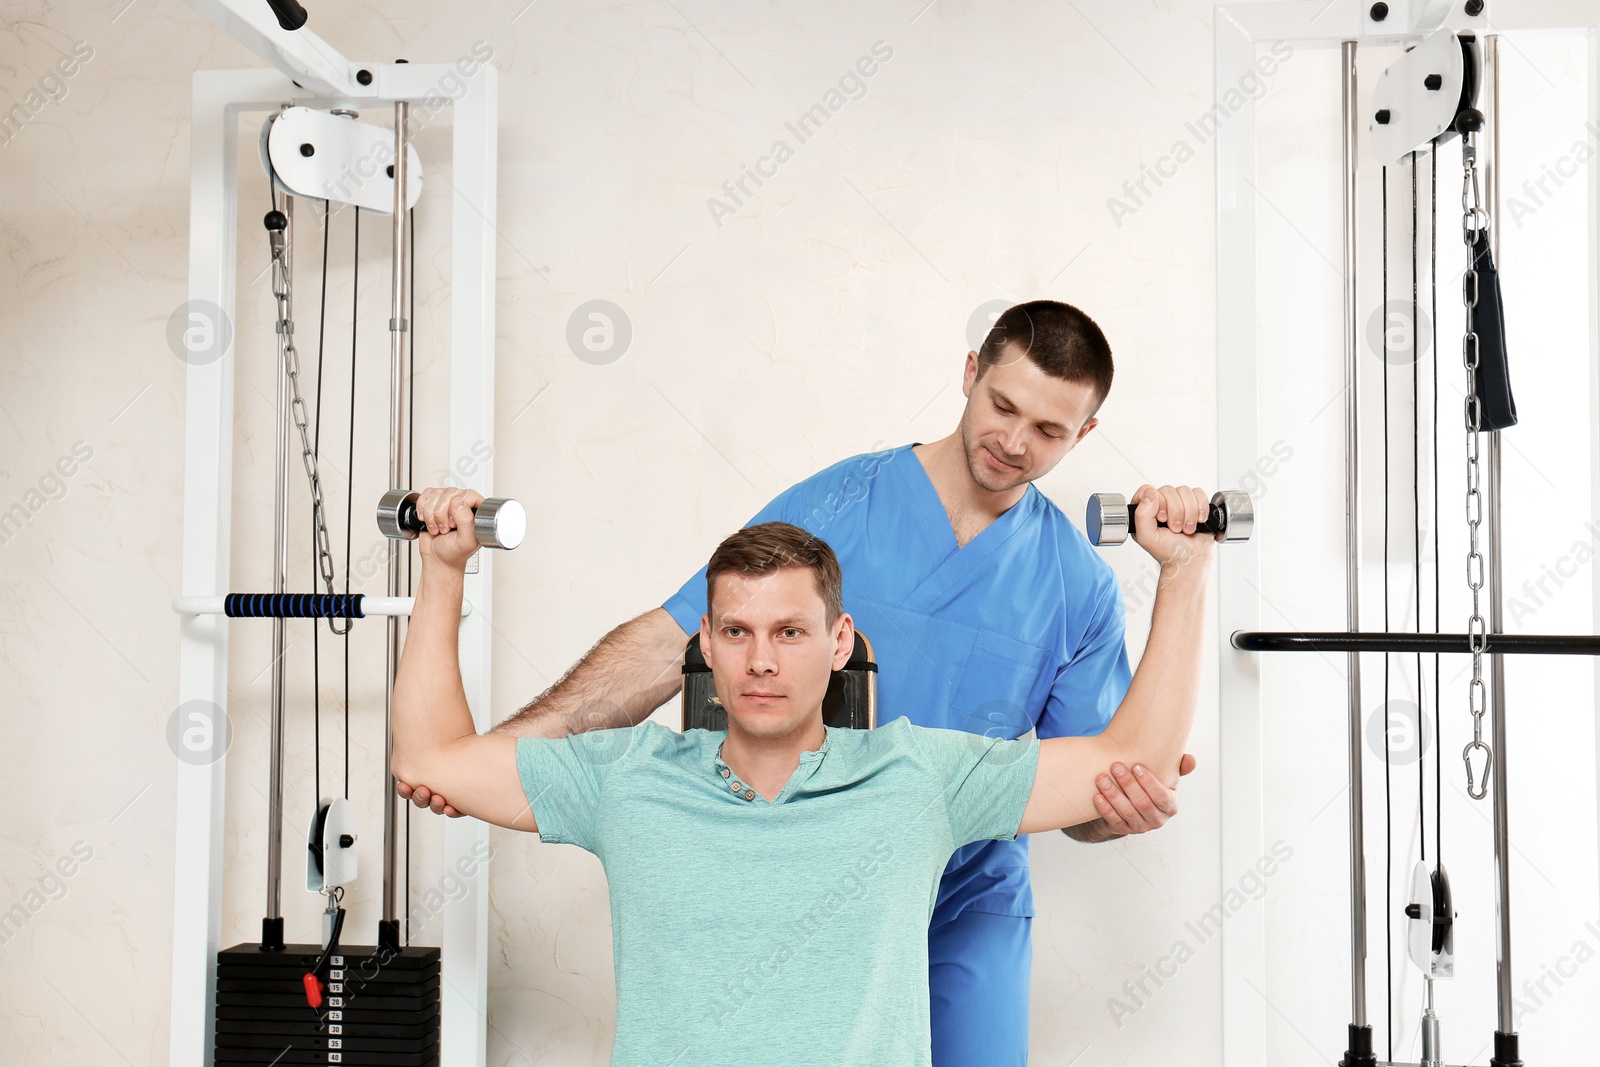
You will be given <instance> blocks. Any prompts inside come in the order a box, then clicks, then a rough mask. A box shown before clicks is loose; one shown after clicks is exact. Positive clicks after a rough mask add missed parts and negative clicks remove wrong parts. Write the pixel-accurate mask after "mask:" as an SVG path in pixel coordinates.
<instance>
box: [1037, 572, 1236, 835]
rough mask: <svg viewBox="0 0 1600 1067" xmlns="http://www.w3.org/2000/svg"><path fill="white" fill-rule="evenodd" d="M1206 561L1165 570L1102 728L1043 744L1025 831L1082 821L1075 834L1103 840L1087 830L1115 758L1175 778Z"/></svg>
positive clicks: (1189, 721) (1191, 698)
mask: <svg viewBox="0 0 1600 1067" xmlns="http://www.w3.org/2000/svg"><path fill="white" fill-rule="evenodd" d="M1207 566H1208V565H1207V564H1193V565H1191V566H1190V568H1189V569H1188V570H1184V569H1182V568H1181V567H1174V568H1172V569H1170V570H1168V569H1165V568H1164V569H1163V574H1162V579H1161V585H1160V587H1159V590H1158V592H1157V593H1156V604H1155V611H1154V616H1153V618H1152V620H1151V624H1150V637H1149V640H1148V641H1146V643H1145V650H1144V655H1143V656H1142V657H1141V658H1140V660H1139V669H1138V670H1137V671H1135V672H1134V676H1133V681H1132V683H1131V684H1130V685H1129V686H1128V692H1127V695H1126V696H1124V697H1123V699H1122V703H1121V704H1120V705H1119V706H1118V708H1117V713H1116V714H1115V715H1113V716H1112V717H1111V722H1110V724H1109V725H1107V727H1106V729H1105V732H1104V733H1101V734H1099V735H1097V736H1094V737H1054V738H1049V739H1046V740H1045V741H1043V742H1042V743H1041V744H1040V746H1039V770H1038V775H1037V777H1036V779H1035V781H1034V788H1033V792H1032V794H1031V795H1030V797H1029V799H1028V805H1027V808H1026V810H1025V811H1024V812H1023V819H1022V825H1021V827H1020V829H1019V832H1020V833H1037V832H1039V831H1040V830H1052V829H1057V828H1060V827H1068V826H1082V827H1084V829H1083V830H1080V831H1079V832H1078V833H1077V834H1074V835H1073V836H1075V837H1078V839H1079V840H1089V841H1095V840H1102V839H1104V838H1101V837H1098V836H1087V835H1090V834H1094V833H1095V831H1094V829H1093V826H1094V824H1095V823H1096V822H1098V821H1099V819H1100V816H1099V813H1098V812H1096V810H1095V806H1094V798H1095V797H1096V796H1097V795H1098V794H1099V789H1098V786H1097V785H1096V777H1097V776H1098V775H1099V774H1101V773H1104V769H1105V768H1107V767H1110V766H1114V765H1115V764H1117V763H1122V764H1124V765H1125V766H1127V767H1130V768H1136V767H1138V766H1141V765H1142V766H1144V767H1146V768H1148V769H1149V773H1151V774H1153V775H1155V776H1156V778H1158V779H1159V780H1160V781H1162V782H1164V783H1166V784H1167V785H1169V786H1175V785H1176V784H1177V781H1178V777H1179V775H1178V769H1179V764H1180V761H1181V760H1182V758H1183V749H1184V743H1185V742H1186V741H1187V740H1188V737H1189V729H1190V727H1191V726H1192V725H1193V723H1194V710H1195V702H1196V700H1197V698H1198V696H1199V689H1200V662H1201V661H1200V655H1201V635H1202V633H1203V632H1204V625H1205V599H1206V579H1207V575H1206V569H1207ZM1080 834H1081V835H1085V836H1079V835H1080Z"/></svg>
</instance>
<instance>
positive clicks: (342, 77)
mask: <svg viewBox="0 0 1600 1067" xmlns="http://www.w3.org/2000/svg"><path fill="white" fill-rule="evenodd" d="M188 2H189V4H190V6H191V7H192V8H194V9H195V10H196V11H199V12H200V13H201V14H204V15H206V16H207V17H208V18H210V19H212V20H213V21H214V22H216V23H217V24H219V25H221V26H222V27H223V28H224V29H225V30H227V31H228V32H229V33H231V34H232V35H233V36H235V37H236V38H238V39H239V40H240V41H241V42H242V43H244V44H245V45H246V46H247V47H249V48H251V49H252V50H253V51H255V52H256V53H257V54H259V55H261V56H263V58H265V59H267V60H268V61H269V62H271V63H272V64H273V66H274V67H276V68H277V69H276V70H262V69H245V70H212V71H199V72H197V73H196V74H195V76H194V81H193V90H192V92H193V95H192V109H191V114H192V127H191V161H190V211H189V287H188V299H189V300H190V301H191V302H195V301H209V302H210V303H211V304H214V305H216V306H217V307H219V308H221V309H222V312H223V314H224V315H226V316H228V321H236V315H235V310H236V292H237V280H238V279H237V276H238V248H237V241H236V234H237V224H238V192H239V190H238V178H239V175H238V154H239V124H240V118H241V116H242V115H244V114H246V113H266V112H271V111H275V110H277V109H278V108H279V107H280V106H281V105H282V104H284V103H286V102H287V103H294V104H306V105H312V106H318V107H343V108H363V107H368V108H370V107H380V106H386V107H388V108H390V109H391V110H392V109H393V106H394V105H395V104H396V103H399V102H409V103H412V104H417V103H422V102H424V101H425V100H426V101H428V102H429V103H430V104H432V105H434V106H437V104H438V101H439V100H440V99H441V97H442V99H443V100H445V101H446V102H447V103H448V104H449V106H451V108H452V112H453V115H454V124H453V130H452V174H451V188H452V192H451V200H450V204H451V217H450V227H451V229H450V234H451V238H450V247H451V282H450V404H449V429H448V447H449V450H450V453H449V454H451V455H466V454H468V453H469V452H471V451H472V450H473V446H474V445H475V444H476V445H479V446H480V447H481V446H482V445H483V444H485V443H486V444H487V445H488V446H489V455H490V457H491V458H489V459H487V460H485V461H484V462H483V463H482V464H481V465H480V468H479V476H480V477H481V479H482V481H483V484H485V485H493V484H494V461H493V458H492V457H493V454H494V453H493V446H494V429H495V420H494V372H495V250H496V237H497V230H496V226H495V223H496V189H497V159H498V125H497V124H498V109H499V90H498V74H497V72H496V70H495V68H494V67H493V66H492V65H491V64H489V63H484V64H483V65H481V66H480V67H479V68H478V69H477V70H476V71H475V72H474V73H473V74H472V75H470V76H465V77H463V76H462V75H461V73H460V71H459V70H457V68H456V67H455V66H454V65H451V64H443V63H437V64H436V63H415V64H379V63H362V64H357V63H353V62H351V61H349V60H347V59H345V57H343V56H342V55H340V54H339V53H338V52H337V51H336V50H334V49H333V48H332V47H330V46H329V45H328V44H327V43H326V42H324V41H322V40H320V39H319V38H317V37H316V36H315V35H314V34H311V33H310V31H309V30H305V29H302V30H299V31H296V32H294V33H289V32H286V31H283V30H281V29H280V28H279V27H278V26H277V24H276V22H275V21H273V19H272V17H271V13H270V11H269V9H268V7H267V5H266V4H265V3H249V2H241V0H234V2H229V0H188ZM361 72H364V73H365V74H366V75H370V77H369V78H363V76H362V73H361ZM447 76H449V77H451V78H460V79H461V80H462V81H464V82H465V84H466V86H467V88H466V91H465V92H464V93H462V94H460V95H459V96H458V97H455V98H453V99H452V98H451V97H449V96H442V94H440V92H439V90H438V86H439V84H440V83H441V80H442V79H444V78H446V77H447ZM234 341H235V342H236V341H237V338H234ZM235 355H236V346H235V344H234V343H230V344H229V345H228V346H227V347H226V348H225V349H224V351H223V352H222V354H221V356H220V358H217V359H216V360H214V361H212V362H210V363H206V364H195V363H191V364H190V365H189V367H188V369H187V374H186V383H185V394H186V395H185V412H184V490H183V571H182V595H183V596H184V597H207V598H214V597H217V596H219V595H221V594H225V593H226V592H227V591H228V590H229V582H230V577H231V574H230V562H231V536H232V523H233V516H232V500H233V438H234V418H233V416H234V399H235V397H234V358H235ZM280 373H281V370H280ZM284 415H285V417H286V413H284ZM356 513H357V514H361V513H363V509H357V512H356ZM493 556H494V553H492V552H484V553H481V554H480V561H479V567H478V570H477V571H476V573H468V574H467V575H466V579H465V581H466V585H465V601H466V605H467V607H468V609H469V610H468V611H467V612H466V614H465V615H464V617H463V619H462V623H461V636H460V653H461V673H462V681H463V684H464V686H465V690H466V696H467V701H468V704H469V706H470V707H471V708H472V711H473V718H474V721H475V723H476V725H477V727H478V729H479V730H484V729H487V728H488V727H489V726H490V725H492V722H491V719H490V712H489V709H490V707H491V705H492V689H491V678H492V671H491V667H492V642H491V637H492V634H493V601H492V595H491V594H492V589H493V574H494V560H493ZM229 622H230V620H229V619H227V618H226V617H223V616H221V615H215V614H195V615H188V614H185V615H180V617H179V622H178V630H179V654H178V693H177V703H178V705H180V706H181V705H182V704H184V703H186V702H188V701H191V700H205V701H209V702H211V703H212V704H214V705H215V706H216V707H218V708H220V709H222V710H223V712H224V714H225V713H226V710H227V706H228V639H229ZM373 625H374V626H376V625H377V624H376V623H374V624H373ZM226 770H227V757H226V755H225V754H224V755H223V756H221V757H219V758H218V759H216V760H215V762H212V763H209V764H205V765H198V764H193V763H187V762H183V761H180V762H179V763H178V776H177V788H176V792H177V803H176V818H175V831H176V833H175V841H174V852H175V855H174V871H173V873H174V878H173V923H172V1010H171V1034H170V1040H169V1063H170V1064H171V1065H172V1067H209V1065H210V1064H211V1063H212V1062H213V1057H214V1043H215V1014H216V966H217V952H218V950H219V949H220V948H221V947H222V940H221V938H222V872H223V861H224V856H225V852H224V847H225V842H224V836H223V824H224V815H225V811H224V807H225V798H226V789H225V784H226ZM384 770H385V773H386V774H387V770H388V769H387V768H385V769H384ZM384 802H385V804H387V805H390V806H391V808H390V809H389V810H393V809H394V808H395V807H398V805H399V800H398V798H397V797H396V795H395V794H394V793H393V791H392V790H391V791H390V793H389V795H388V796H387V797H386V798H385V800H384ZM488 843H489V828H488V826H487V825H486V824H484V823H481V822H479V821H477V820H475V819H459V820H457V819H452V820H448V821H447V823H446V826H445V828H444V855H443V857H442V858H441V862H440V867H439V869H440V871H441V873H442V872H445V871H449V870H452V869H456V866H457V864H463V865H465V864H471V865H474V866H476V868H477V870H478V874H477V876H476V878H474V879H472V880H470V882H469V889H468V892H467V893H465V894H464V895H463V896H462V897H461V898H460V899H459V900H449V899H447V901H446V903H445V905H444V909H443V913H442V916H441V924H442V936H441V965H440V966H441V973H440V978H441V996H442V1008H441V1012H442V1014H441V1019H440V1025H441V1041H440V1046H439V1048H440V1055H441V1061H442V1062H444V1063H448V1064H451V1065H452V1067H458V1065H459V1067H471V1065H477V1067H482V1065H483V1064H484V1062H485V1059H486V1055H487V1023H488V970H487V958H488V896H489V869H490V867H489V863H488V862H487V861H486V860H484V859H482V858H481V857H483V856H486V855H488V854H489V853H488ZM459 869H465V867H462V868H459Z"/></svg>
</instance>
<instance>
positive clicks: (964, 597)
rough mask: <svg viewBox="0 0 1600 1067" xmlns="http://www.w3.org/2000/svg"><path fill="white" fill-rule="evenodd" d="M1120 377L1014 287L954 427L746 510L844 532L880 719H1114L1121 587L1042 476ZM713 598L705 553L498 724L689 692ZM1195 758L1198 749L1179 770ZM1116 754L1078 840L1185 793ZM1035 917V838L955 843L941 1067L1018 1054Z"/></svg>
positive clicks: (644, 705)
mask: <svg viewBox="0 0 1600 1067" xmlns="http://www.w3.org/2000/svg"><path fill="white" fill-rule="evenodd" d="M1111 378H1112V360H1111V351H1110V347H1109V345H1107V343H1106V340H1105V337H1104V335H1103V334H1102V333H1101V331H1100V329H1099V327H1098V326H1096V325H1095V323H1094V322H1093V320H1091V319H1090V318H1089V317H1088V316H1087V315H1085V314H1083V313H1082V312H1081V311H1079V310H1078V309H1076V308H1074V307H1072V306H1070V305H1067V304H1062V303H1057V302H1054V301H1033V302H1031V303H1027V304H1020V305H1018V306H1016V307H1013V308H1010V309H1009V310H1007V311H1006V312H1005V313H1004V314H1002V315H1001V316H1000V317H999V318H998V319H997V320H996V322H995V325H994V327H993V328H991V330H990V332H989V335H988V337H987V338H986V339H985V341H984V343H983V346H982V348H981V349H980V350H979V351H976V352H969V353H967V359H966V366H965V370H964V374H963V381H962V390H963V392H964V394H965V395H966V397H967V404H966V408H965V410H964V411H963V413H962V416H961V421H960V424H959V425H958V426H957V428H956V430H955V432H954V433H952V434H950V435H949V436H948V437H945V438H943V439H941V440H938V441H934V442H930V443H928V444H915V445H906V446H902V447H899V448H893V449H889V450H887V451H884V452H878V453H872V454H869V455H862V456H855V457H852V458H850V459H847V460H844V461H842V462H840V463H837V464H835V465H833V466H832V467H829V468H827V469H826V470H824V471H821V472H820V473H818V474H816V475H813V476H812V477H810V478H808V479H806V480H805V481H803V482H801V483H799V484H798V485H795V486H793V487H792V488H790V489H788V490H786V491H785V492H783V493H781V494H779V496H778V497H777V498H776V499H774V500H773V501H772V502H771V503H770V504H768V505H767V506H766V507H765V508H763V509H762V510H761V512H760V513H758V514H757V515H756V516H755V517H753V518H752V519H751V520H750V522H751V524H754V523H761V522H768V521H773V520H781V521H784V522H789V523H793V524H794V525H796V526H800V527H803V528H804V529H806V530H808V531H810V532H811V533H812V534H815V535H816V536H818V537H821V538H823V539H824V540H826V541H827V542H828V544H829V545H830V546H832V548H833V550H834V552H835V553H836V554H837V556H838V559H839V562H840V564H841V567H842V569H843V572H844V576H845V588H844V604H845V610H846V611H847V612H849V613H850V614H851V616H853V618H854V619H855V621H856V625H857V627H858V628H859V629H860V630H861V631H862V632H863V633H865V634H866V635H867V636H868V637H869V638H870V639H871V640H872V643H873V646H874V651H875V652H876V655H877V660H878V664H879V674H878V699H879V705H880V707H881V708H882V709H883V716H884V717H885V718H894V717H896V716H900V715H905V716H907V717H909V718H910V720H911V721H912V722H913V723H915V724H916V725H919V726H928V727H942V728H948V729H954V730H964V731H967V732H970V733H976V734H983V735H987V736H990V737H1005V738H1014V737H1020V736H1022V735H1024V734H1027V733H1028V732H1029V731H1034V732H1036V734H1037V736H1039V737H1041V738H1045V737H1061V736H1068V735H1086V734H1096V733H1099V732H1100V731H1101V730H1102V729H1104V727H1105V724H1106V723H1107V722H1108V721H1109V720H1110V717H1111V715H1112V713H1113V712H1114V711H1115V710H1116V707H1117V705H1118V704H1119V703H1120V702H1121V700H1122V697H1123V695H1124V693H1125V692H1126V690H1127V687H1128V683H1129V680H1130V678H1131V672H1130V670H1129V666H1128V658H1127V652H1126V648H1125V646H1124V637H1123V605H1122V596H1121V590H1120V589H1119V587H1118V585H1117V581H1116V578H1115V576H1114V575H1113V573H1112V571H1111V569H1110V567H1109V566H1108V565H1107V564H1106V563H1105V562H1104V561H1103V560H1101V559H1100V558H1099V557H1098V556H1097V555H1096V554H1095V552H1094V550H1093V549H1092V548H1091V547H1090V546H1089V544H1088V541H1087V540H1086V539H1085V537H1084V536H1083V534H1082V533H1080V532H1079V531H1078V530H1077V529H1076V528H1075V527H1074V526H1073V525H1072V524H1071V523H1070V522H1069V521H1068V520H1067V518H1066V517H1065V516H1064V515H1063V514H1062V513H1061V511H1060V509H1058V508H1057V507H1056V506H1055V505H1054V504H1053V503H1051V502H1050V501H1049V500H1048V499H1046V498H1045V497H1044V495H1043V494H1041V493H1040V492H1039V491H1038V490H1037V489H1035V488H1034V486H1033V485H1032V483H1033V481H1034V480H1036V479H1038V478H1040V477H1042V476H1044V475H1045V474H1048V473H1049V472H1050V471H1051V470H1052V469H1053V468H1054V467H1055V465H1056V464H1057V463H1058V462H1060V460H1061V459H1062V457H1064V456H1065V455H1066V454H1067V453H1068V452H1069V451H1071V450H1072V448H1073V447H1074V446H1075V445H1076V444H1077V443H1078V442H1079V441H1081V440H1083V438H1084V437H1085V436H1086V435H1087V434H1088V433H1089V432H1090V431H1091V430H1093V429H1094V427H1095V425H1096V424H1097V420H1096V419H1095V418H1094V414H1095V411H1096V410H1097V409H1098V408H1099V406H1100V404H1101V402H1102V401H1103V400H1104V399H1105V396H1106V394H1107V392H1109V390H1110V388H1111ZM457 497H464V498H465V500H466V502H467V503H469V504H472V505H475V504H476V503H477V502H478V500H480V499H481V497H479V496H478V495H477V494H475V493H472V492H470V491H467V490H451V489H432V490H428V491H426V492H424V493H423V495H422V498H421V499H420V500H419V502H418V508H417V511H418V514H419V516H421V517H422V518H423V519H424V521H425V522H428V523H429V528H430V532H435V533H437V532H443V531H445V530H447V529H448V522H449V520H448V515H449V509H450V507H451V505H452V502H453V501H454V500H455V498H457ZM1161 518H1162V519H1163V520H1165V518H1166V516H1165V515H1164V514H1163V515H1162V516H1161ZM436 526H437V527H438V528H437V529H435V527H436ZM1187 532H1191V533H1192V532H1193V529H1192V526H1191V527H1190V529H1189V530H1188V531H1187ZM705 610H706V586H705V572H704V570H703V569H702V570H701V572H700V573H698V574H696V575H695V576H694V577H693V578H691V579H690V580H689V581H688V582H687V583H685V584H684V586H683V587H682V588H681V589H680V590H679V591H678V592H677V593H676V594H674V595H673V596H672V597H670V598H669V599H668V600H667V602H666V603H665V604H664V605H663V606H662V608H659V609H656V610H655V611H651V612H647V613H646V614H644V615H642V616H640V617H639V618H637V619H634V620H632V621H630V622H628V623H625V624H624V625H622V626H620V627H618V628H617V629H616V630H613V631H612V632H611V633H610V634H608V635H606V637H605V638H604V639H602V640H601V641H600V643H599V644H597V645H596V646H595V647H594V648H593V649H591V650H590V652H589V654H588V655H586V656H585V657H584V659H583V660H581V661H580V662H579V663H578V664H577V665H576V666H575V667H574V668H573V669H572V670H571V671H570V672H568V674H567V675H566V677H564V678H562V679H561V681H559V682H558V683H557V684H556V685H555V686H553V687H551V689H550V690H549V691H547V692H546V693H544V694H542V695H541V696H540V697H539V698H538V699H537V700H535V701H534V702H533V703H532V704H530V705H529V706H528V707H527V708H524V709H523V710H522V711H521V712H520V713H518V714H517V715H516V716H513V717H512V718H510V719H508V720H506V722H504V723H501V724H500V725H499V726H497V727H496V728H495V729H496V732H501V733H510V734H515V735H520V736H541V735H542V736H562V735H565V734H567V733H570V732H578V731H582V730H588V729H595V728H602V727H612V726H624V725H631V724H633V723H637V722H639V721H641V720H643V719H644V718H645V717H647V716H648V715H649V714H650V712H652V711H653V710H654V709H655V708H657V707H659V706H660V705H661V704H663V703H665V702H666V701H667V700H669V699H671V697H672V695H673V694H674V693H676V692H677V691H678V689H679V686H680V685H681V676H680V674H679V666H680V665H681V662H682V653H683V646H684V642H685V640H686V638H687V635H688V634H690V633H693V632H695V631H696V630H697V629H698V628H699V625H700V616H701V614H702V613H703V612H704V611H705ZM1192 765H1193V763H1192V760H1190V759H1188V758H1186V759H1185V765H1184V767H1183V770H1184V772H1185V773H1187V770H1188V769H1189V768H1191V767H1192ZM1108 772H1109V773H1108V774H1106V775H1105V776H1103V778H1102V780H1101V783H1100V784H1101V787H1102V794H1101V796H1099V797H1098V798H1097V799H1096V805H1097V809H1098V811H1099V812H1100V815H1101V821H1100V823H1098V824H1094V823H1091V824H1088V827H1087V828H1086V830H1085V831H1084V832H1075V833H1074V834H1073V836H1074V837H1078V838H1079V839H1080V840H1106V839H1108V838H1110V837H1113V836H1118V835H1119V834H1122V833H1127V832H1141V831H1143V830H1147V829H1152V828H1154V827H1157V826H1159V825H1161V824H1162V823H1163V822H1164V821H1165V820H1166V818H1168V817H1170V815H1171V814H1172V813H1173V812H1174V811H1175V810H1176V798H1175V795H1173V794H1171V793H1170V792H1168V791H1167V790H1166V789H1164V788H1163V787H1162V786H1161V784H1160V783H1159V782H1155V781H1153V780H1150V779H1149V778H1148V776H1141V777H1138V778H1136V777H1135V776H1134V775H1132V774H1130V773H1129V771H1128V769H1127V768H1126V767H1123V766H1121V765H1118V766H1115V767H1112V768H1108ZM412 785H413V786H416V788H415V789H414V791H413V790H412V789H409V788H407V787H402V792H403V793H413V800H414V801H415V802H416V803H417V804H418V805H419V806H420V805H425V804H430V803H431V805H432V806H433V808H434V810H443V811H449V808H448V805H447V804H446V803H445V802H444V799H443V798H442V797H438V796H437V795H433V794H430V793H429V792H428V791H427V790H426V789H425V788H422V787H421V785H420V784H419V783H412ZM1032 914H1033V895H1032V890H1031V887H1030V884H1029V880H1028V853H1027V844H1026V842H1025V841H984V842H980V843H977V844H973V845H969V846H966V847H964V848H962V849H960V850H959V851H958V852H957V853H956V854H955V855H954V856H953V857H952V859H951V861H950V864H949V866H948V868H947V869H946V871H945V876H944V879H943V881H942V883H941V886H940V890H939V897H938V901H937V904H936V907H935V910H934V917H933V920H932V923H931V924H930V928H929V934H928V947H929V985H930V994H931V1007H932V1025H933V1055H934V1064H935V1067H968V1065H972V1064H983V1065H985V1067H1000V1065H1010V1064H1024V1063H1026V1061H1027V1049H1028V995H1029V988H1028V981H1029V969H1030V966H1031V962H1032V945H1031V939H1030V923H1031V916H1032Z"/></svg>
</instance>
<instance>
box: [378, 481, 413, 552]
mask: <svg viewBox="0 0 1600 1067" xmlns="http://www.w3.org/2000/svg"><path fill="white" fill-rule="evenodd" d="M420 495H421V494H420V493H417V492H414V491H413V490H410V489H391V490H389V491H388V492H387V493H384V494H383V496H382V497H381V498H379V500H378V530H379V532H380V533H382V534H383V536H385V537H388V538H391V539H393V540H396V541H414V540H416V537H417V533H418V531H416V530H409V529H407V528H406V526H405V524H404V516H405V514H406V513H407V512H408V511H409V512H410V513H411V514H412V515H415V514H416V511H417V497H418V496H420Z"/></svg>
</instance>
